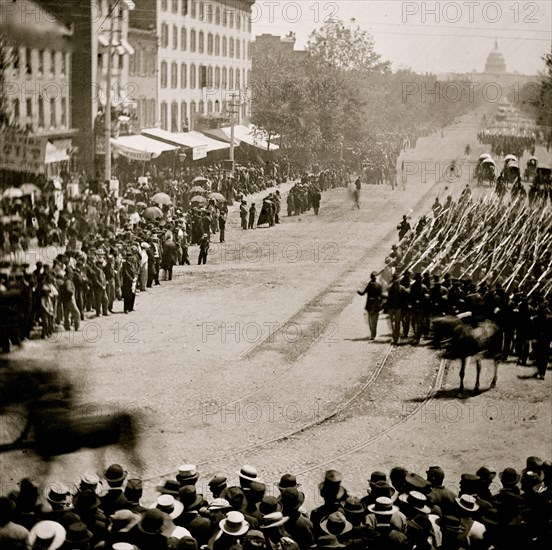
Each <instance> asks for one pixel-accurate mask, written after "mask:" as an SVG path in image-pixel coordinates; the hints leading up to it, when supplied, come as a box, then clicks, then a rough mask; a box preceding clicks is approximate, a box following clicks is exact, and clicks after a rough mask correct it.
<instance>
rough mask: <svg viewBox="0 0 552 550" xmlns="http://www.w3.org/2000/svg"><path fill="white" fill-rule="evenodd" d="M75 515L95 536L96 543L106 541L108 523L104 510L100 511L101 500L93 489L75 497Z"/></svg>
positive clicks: (81, 492)
mask: <svg viewBox="0 0 552 550" xmlns="http://www.w3.org/2000/svg"><path fill="white" fill-rule="evenodd" d="M73 507H74V511H75V513H76V514H77V515H78V516H79V518H80V519H81V521H82V522H83V523H85V524H86V527H87V528H88V529H89V530H90V531H92V533H93V535H94V543H95V544H96V543H98V542H100V541H102V540H104V539H105V536H106V535H107V528H108V521H107V517H106V515H105V514H104V512H103V511H102V510H100V498H99V497H98V495H97V494H96V491H94V490H93V489H85V490H84V491H78V492H77V493H76V494H75V496H74V497H73Z"/></svg>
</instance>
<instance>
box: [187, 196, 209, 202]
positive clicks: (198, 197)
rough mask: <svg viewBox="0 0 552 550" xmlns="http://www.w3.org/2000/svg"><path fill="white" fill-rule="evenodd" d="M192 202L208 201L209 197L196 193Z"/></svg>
mask: <svg viewBox="0 0 552 550" xmlns="http://www.w3.org/2000/svg"><path fill="white" fill-rule="evenodd" d="M190 202H199V203H206V202H207V199H206V198H205V197H202V196H201V195H196V196H195V197H192V199H191V200H190Z"/></svg>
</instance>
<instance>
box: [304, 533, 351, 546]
mask: <svg viewBox="0 0 552 550" xmlns="http://www.w3.org/2000/svg"><path fill="white" fill-rule="evenodd" d="M312 548H313V549H314V548H317V549H322V548H345V545H344V544H341V543H340V542H339V541H338V540H337V537H336V536H335V535H326V534H324V535H320V536H319V537H318V538H317V540H316V544H315V545H314V546H312Z"/></svg>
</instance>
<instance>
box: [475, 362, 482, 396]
mask: <svg viewBox="0 0 552 550" xmlns="http://www.w3.org/2000/svg"><path fill="white" fill-rule="evenodd" d="M475 367H476V371H477V376H476V378H475V388H474V391H476V392H478V391H479V379H480V377H481V359H480V358H479V357H477V358H476V360H475Z"/></svg>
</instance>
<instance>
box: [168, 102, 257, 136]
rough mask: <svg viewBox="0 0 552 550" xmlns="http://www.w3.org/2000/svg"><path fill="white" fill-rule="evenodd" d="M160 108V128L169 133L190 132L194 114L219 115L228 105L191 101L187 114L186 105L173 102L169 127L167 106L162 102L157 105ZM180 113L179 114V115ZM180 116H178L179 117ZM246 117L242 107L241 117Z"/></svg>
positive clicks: (224, 103)
mask: <svg viewBox="0 0 552 550" xmlns="http://www.w3.org/2000/svg"><path fill="white" fill-rule="evenodd" d="M159 107H160V109H159V110H160V118H161V128H162V129H163V130H167V131H169V132H186V131H189V130H191V129H192V128H190V124H189V120H193V119H194V116H195V115H196V113H199V114H201V115H204V114H206V112H207V114H211V113H220V112H223V111H226V109H227V108H228V103H227V102H226V101H223V102H220V101H218V100H216V101H212V100H209V101H207V102H205V101H199V102H197V103H196V102H195V101H191V102H190V110H189V112H188V103H187V102H186V101H182V102H181V103H180V109H179V103H178V102H177V101H173V102H172V103H171V104H170V125H169V104H168V103H167V102H165V101H162V102H161V104H160V105H159ZM179 111H180V113H179ZM179 114H180V116H179ZM246 115H247V106H246V105H242V116H244V117H245V116H246Z"/></svg>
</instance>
